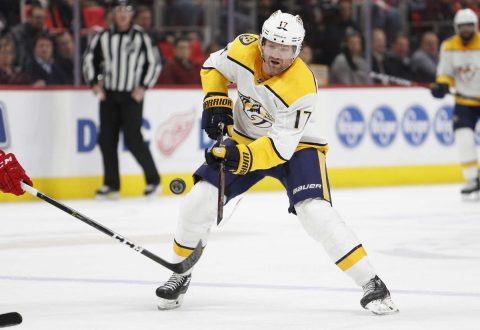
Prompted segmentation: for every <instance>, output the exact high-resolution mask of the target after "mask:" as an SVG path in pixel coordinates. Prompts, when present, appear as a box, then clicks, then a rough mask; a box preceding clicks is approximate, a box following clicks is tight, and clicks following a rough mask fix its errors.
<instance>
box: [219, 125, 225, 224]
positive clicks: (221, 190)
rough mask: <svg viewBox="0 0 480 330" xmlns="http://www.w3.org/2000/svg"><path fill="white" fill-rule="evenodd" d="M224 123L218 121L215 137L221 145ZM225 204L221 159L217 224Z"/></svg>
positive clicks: (221, 216) (220, 219)
mask: <svg viewBox="0 0 480 330" xmlns="http://www.w3.org/2000/svg"><path fill="white" fill-rule="evenodd" d="M224 127H225V126H224V123H219V124H218V128H219V129H220V135H219V136H218V138H217V143H218V146H220V147H221V146H223V128H224ZM224 204H225V162H224V161H221V162H220V166H219V167H218V199H217V226H218V225H219V224H220V222H221V221H222V219H223V205H224Z"/></svg>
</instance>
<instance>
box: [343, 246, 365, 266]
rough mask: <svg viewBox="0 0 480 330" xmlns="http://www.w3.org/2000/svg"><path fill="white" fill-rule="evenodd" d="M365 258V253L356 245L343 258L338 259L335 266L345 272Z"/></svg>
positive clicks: (361, 247)
mask: <svg viewBox="0 0 480 330" xmlns="http://www.w3.org/2000/svg"><path fill="white" fill-rule="evenodd" d="M366 256H367V252H366V251H365V249H364V248H363V246H362V244H359V245H357V246H356V247H355V248H353V249H352V250H351V251H350V252H348V253H347V254H346V255H345V256H343V257H342V258H340V259H339V260H338V261H337V262H336V263H335V264H336V265H337V266H338V267H339V268H340V269H341V270H343V271H346V270H347V269H349V268H350V267H352V266H353V265H355V264H356V263H357V262H359V261H360V259H362V258H363V257H366Z"/></svg>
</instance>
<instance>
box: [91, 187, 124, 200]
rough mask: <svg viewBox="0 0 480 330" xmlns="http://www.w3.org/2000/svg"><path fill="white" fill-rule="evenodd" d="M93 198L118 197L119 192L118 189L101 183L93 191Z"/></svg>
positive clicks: (114, 198)
mask: <svg viewBox="0 0 480 330" xmlns="http://www.w3.org/2000/svg"><path fill="white" fill-rule="evenodd" d="M95 198H96V199H100V200H103V199H113V200H116V199H119V198H120V192H119V191H118V190H114V189H112V188H111V187H109V186H106V185H103V186H101V187H100V188H98V189H97V191H96V192H95Z"/></svg>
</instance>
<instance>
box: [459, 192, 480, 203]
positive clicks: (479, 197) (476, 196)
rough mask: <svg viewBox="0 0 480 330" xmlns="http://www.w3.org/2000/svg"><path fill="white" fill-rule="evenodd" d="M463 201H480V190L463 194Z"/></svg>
mask: <svg viewBox="0 0 480 330" xmlns="http://www.w3.org/2000/svg"><path fill="white" fill-rule="evenodd" d="M462 201H464V202H478V201H480V192H472V193H470V194H462Z"/></svg>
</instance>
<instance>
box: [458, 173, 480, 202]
mask: <svg viewBox="0 0 480 330" xmlns="http://www.w3.org/2000/svg"><path fill="white" fill-rule="evenodd" d="M460 193H461V194H462V198H463V199H465V200H469V199H473V200H478V199H480V180H479V178H476V179H474V180H470V181H468V182H467V184H466V185H465V187H463V188H462V190H461V191H460Z"/></svg>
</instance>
